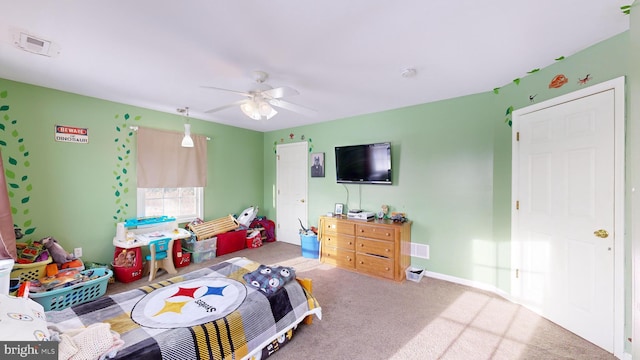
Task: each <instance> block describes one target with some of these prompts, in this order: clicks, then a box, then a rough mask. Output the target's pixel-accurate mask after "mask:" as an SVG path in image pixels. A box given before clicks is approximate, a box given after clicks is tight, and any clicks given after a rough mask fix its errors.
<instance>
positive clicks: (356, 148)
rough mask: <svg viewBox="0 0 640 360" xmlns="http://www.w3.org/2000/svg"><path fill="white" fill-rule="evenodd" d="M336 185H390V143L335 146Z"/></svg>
mask: <svg viewBox="0 0 640 360" xmlns="http://www.w3.org/2000/svg"><path fill="white" fill-rule="evenodd" d="M335 150H336V181H337V182H338V183H358V184H386V185H391V143H388V142H386V143H378V144H366V145H351V146H336V148H335Z"/></svg>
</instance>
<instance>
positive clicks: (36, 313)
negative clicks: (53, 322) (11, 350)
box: [0, 294, 51, 341]
mask: <svg viewBox="0 0 640 360" xmlns="http://www.w3.org/2000/svg"><path fill="white" fill-rule="evenodd" d="M50 338H51V335H50V334H49V329H47V319H46V317H45V314H44V308H43V307H42V305H40V304H38V303H37V302H35V301H33V300H31V299H29V298H22V297H14V296H10V295H6V294H0V339H2V340H3V341H49V340H50Z"/></svg>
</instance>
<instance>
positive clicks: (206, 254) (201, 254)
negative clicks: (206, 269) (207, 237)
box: [191, 249, 216, 264]
mask: <svg viewBox="0 0 640 360" xmlns="http://www.w3.org/2000/svg"><path fill="white" fill-rule="evenodd" d="M215 257H216V249H213V250H207V251H196V252H194V253H191V261H193V263H194V264H199V263H201V262H204V261H207V260H211V259H213V258H215Z"/></svg>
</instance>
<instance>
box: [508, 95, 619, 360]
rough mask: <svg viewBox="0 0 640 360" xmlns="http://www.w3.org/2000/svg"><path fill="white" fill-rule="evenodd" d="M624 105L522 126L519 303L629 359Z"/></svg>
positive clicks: (517, 192) (536, 115)
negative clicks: (620, 149)
mask: <svg viewBox="0 0 640 360" xmlns="http://www.w3.org/2000/svg"><path fill="white" fill-rule="evenodd" d="M618 95H620V94H618ZM615 97H616V93H615V90H614V89H608V90H605V91H600V92H597V93H594V94H589V95H586V96H581V97H579V98H577V99H575V100H572V101H567V102H563V103H560V104H555V105H553V106H549V107H544V106H542V107H540V106H538V107H536V108H535V109H531V110H530V111H529V110H526V109H523V111H521V112H520V113H518V115H517V116H516V113H514V118H513V126H514V129H513V131H514V146H513V166H514V167H513V174H514V183H513V196H514V199H513V200H514V202H515V205H516V207H517V210H515V211H514V213H513V223H512V232H513V238H512V244H513V248H512V249H513V256H514V258H513V260H514V261H513V265H514V269H515V274H514V276H515V278H516V279H515V281H514V283H513V291H514V296H515V298H516V300H517V301H519V302H521V303H522V304H523V305H525V306H527V307H529V308H531V309H533V310H535V311H537V312H539V313H540V314H542V315H543V316H545V317H547V318H548V319H549V320H551V321H553V322H555V323H557V324H559V325H560V326H562V327H565V328H567V329H568V330H570V331H572V332H574V333H576V334H578V335H580V336H582V337H583V338H585V339H587V340H589V341H591V342H592V343H594V344H596V345H598V346H600V347H602V348H603V349H605V350H607V351H609V352H612V353H614V352H617V351H618V350H620V351H621V349H619V348H618V344H617V343H616V341H617V340H616V339H615V337H616V334H618V336H619V335H620V331H621V329H617V328H616V327H617V326H618V327H619V326H620V325H616V324H617V322H616V306H617V305H616V300H617V299H616V296H617V295H616V291H619V290H617V289H616V276H617V272H616V268H615V262H616V259H617V257H616V256H615V252H616V251H618V250H619V251H622V246H619V245H618V246H619V248H618V246H616V245H617V243H618V244H620V243H621V240H622V239H621V237H622V232H620V235H616V231H615V230H620V229H618V228H617V226H616V219H615V216H614V215H616V211H615V210H616V201H615V199H616V195H617V194H616V186H617V184H616V176H615V175H616V171H619V170H617V169H616V165H615V164H616V162H615V156H616V146H615V141H616V133H615V125H616V122H615V111H616V107H615ZM618 175H619V174H618ZM617 216H622V214H619V215H617ZM616 236H619V237H620V238H619V239H618V241H616ZM620 276H621V274H620ZM620 310H622V309H620ZM618 343H620V342H619V341H618Z"/></svg>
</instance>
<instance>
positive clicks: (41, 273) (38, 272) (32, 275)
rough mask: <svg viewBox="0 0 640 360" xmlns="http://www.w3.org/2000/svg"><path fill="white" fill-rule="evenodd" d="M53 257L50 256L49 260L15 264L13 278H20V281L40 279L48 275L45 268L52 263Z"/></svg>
mask: <svg viewBox="0 0 640 360" xmlns="http://www.w3.org/2000/svg"><path fill="white" fill-rule="evenodd" d="M51 261H53V260H52V258H51V256H49V258H48V259H47V260H44V261H39V262H34V263H32V264H14V265H13V270H11V278H12V279H18V278H19V279H20V282H24V281H34V280H40V279H42V278H43V277H45V276H46V272H45V269H46V267H47V265H48V264H50V263H51Z"/></svg>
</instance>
